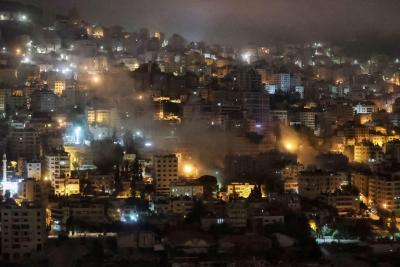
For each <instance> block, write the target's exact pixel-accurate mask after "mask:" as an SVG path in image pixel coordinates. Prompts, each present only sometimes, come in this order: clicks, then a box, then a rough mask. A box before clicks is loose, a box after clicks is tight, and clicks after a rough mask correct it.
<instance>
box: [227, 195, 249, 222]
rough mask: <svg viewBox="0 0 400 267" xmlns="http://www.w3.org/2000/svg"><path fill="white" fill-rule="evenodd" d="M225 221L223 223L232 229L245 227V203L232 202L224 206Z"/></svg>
mask: <svg viewBox="0 0 400 267" xmlns="http://www.w3.org/2000/svg"><path fill="white" fill-rule="evenodd" d="M225 209H226V211H225V212H226V220H225V222H226V223H227V224H228V225H229V226H231V227H233V228H246V227H247V218H248V216H247V202H246V201H243V200H241V201H233V202H229V203H227V204H226V207H225Z"/></svg>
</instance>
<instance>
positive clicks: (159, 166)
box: [153, 154, 179, 196]
mask: <svg viewBox="0 0 400 267" xmlns="http://www.w3.org/2000/svg"><path fill="white" fill-rule="evenodd" d="M178 170H179V168H178V157H177V156H176V155H175V154H172V155H158V156H154V157H153V179H154V182H155V185H156V194H157V195H161V196H169V195H170V189H171V183H173V182H177V181H178Z"/></svg>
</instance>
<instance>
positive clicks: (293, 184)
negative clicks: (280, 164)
mask: <svg viewBox="0 0 400 267" xmlns="http://www.w3.org/2000/svg"><path fill="white" fill-rule="evenodd" d="M302 171H304V165H302V164H299V163H297V164H291V165H288V166H286V167H285V168H284V169H283V170H282V178H283V179H284V182H283V186H284V190H285V192H298V191H299V184H298V179H299V175H300V172H302Z"/></svg>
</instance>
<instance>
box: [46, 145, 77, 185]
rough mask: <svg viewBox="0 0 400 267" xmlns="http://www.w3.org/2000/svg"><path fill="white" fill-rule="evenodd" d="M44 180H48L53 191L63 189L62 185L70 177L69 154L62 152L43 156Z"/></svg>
mask: <svg viewBox="0 0 400 267" xmlns="http://www.w3.org/2000/svg"><path fill="white" fill-rule="evenodd" d="M44 173H45V176H44V178H45V180H50V181H51V185H52V186H53V187H54V189H55V191H56V192H57V191H59V190H61V188H64V183H65V180H66V179H67V178H69V177H70V176H71V169H70V158H69V154H68V153H66V152H64V151H54V152H52V153H50V154H47V155H46V156H45V172H44Z"/></svg>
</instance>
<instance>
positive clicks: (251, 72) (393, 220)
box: [0, 0, 400, 267]
mask: <svg viewBox="0 0 400 267" xmlns="http://www.w3.org/2000/svg"><path fill="white" fill-rule="evenodd" d="M47 9H48V7H45V6H43V4H42V3H41V1H22V0H19V1H18V0H7V1H0V125H1V127H0V155H2V173H1V177H0V181H1V182H0V202H1V203H0V266H29V267H31V266H32V267H35V266H38V267H39V266H40V267H46V266H49V267H53V266H55V267H58V266H60V267H64V266H65V267H75V266H76V267H86V266H107V267H112V266H173V267H191V266H202V267H206V266H210V267H211V266H226V267H228V266H229V267H235V266H236V267H238V266H249V267H250V266H254V267H256V266H257V267H263V266H400V242H399V239H400V231H399V230H400V53H399V51H400V49H398V50H396V49H392V48H393V47H394V48H397V46H398V43H399V42H397V44H396V43H394V44H391V45H386V46H381V47H378V48H377V49H374V48H373V46H371V45H370V43H371V42H369V41H364V39H362V38H361V39H354V40H345V41H343V42H337V41H333V40H313V41H299V42H289V41H276V42H273V41H271V42H269V43H265V44H262V45H259V44H249V45H240V46H236V45H232V46H229V45H222V44H221V45H219V44H213V43H208V42H205V41H199V40H196V41H193V40H189V39H187V38H185V37H184V36H182V35H180V34H179V33H172V34H167V33H163V32H162V31H160V30H159V29H148V28H140V27H141V25H138V26H137V28H138V30H137V31H130V30H127V29H125V28H124V27H123V26H110V25H103V24H102V23H101V22H100V23H98V22H93V21H89V20H88V19H87V18H85V17H84V16H82V15H81V13H80V10H79V1H77V3H75V5H73V6H72V7H71V8H70V9H68V10H64V12H57V14H54V16H45V14H47V13H46V12H47V11H46V12H45V10H47ZM93 9H94V10H95V9H96V7H94V6H93ZM110 16H112V15H110ZM177 16H178V15H177ZM364 42H365V43H364ZM367 43H368V45H367Z"/></svg>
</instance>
